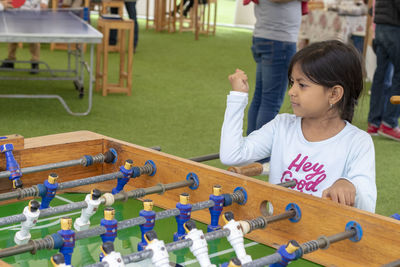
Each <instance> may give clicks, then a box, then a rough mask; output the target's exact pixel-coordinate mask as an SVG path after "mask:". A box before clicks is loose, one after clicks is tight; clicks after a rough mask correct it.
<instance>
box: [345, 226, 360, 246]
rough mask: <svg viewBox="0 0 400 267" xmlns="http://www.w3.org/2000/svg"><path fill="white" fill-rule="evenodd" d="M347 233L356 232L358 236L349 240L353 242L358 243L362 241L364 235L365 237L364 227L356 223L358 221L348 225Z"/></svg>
mask: <svg viewBox="0 0 400 267" xmlns="http://www.w3.org/2000/svg"><path fill="white" fill-rule="evenodd" d="M345 229H346V231H350V230H353V229H354V230H356V234H355V235H354V236H353V237H350V238H349V239H350V240H351V241H353V242H358V241H360V240H361V238H362V235H363V231H362V227H361V225H360V224H359V223H358V222H356V221H349V222H348V223H347V224H346V228H345Z"/></svg>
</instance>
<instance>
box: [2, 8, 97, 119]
mask: <svg viewBox="0 0 400 267" xmlns="http://www.w3.org/2000/svg"><path fill="white" fill-rule="evenodd" d="M102 38H103V35H102V34H101V33H100V32H99V31H97V30H96V29H95V28H93V27H92V26H91V25H90V24H88V23H87V22H86V21H84V20H83V19H81V18H80V17H78V16H77V15H76V14H74V12H72V11H71V10H68V11H62V10H57V11H55V10H41V11H33V10H6V11H3V12H0V42H6V43H11V42H12V43H18V42H23V43H67V44H68V45H69V47H70V46H71V44H74V43H76V44H78V45H77V48H76V49H75V51H72V50H71V49H68V62H67V68H66V69H63V70H56V69H51V68H50V67H49V65H48V64H47V63H46V62H43V61H39V64H44V65H45V66H46V68H45V69H44V70H42V69H41V70H40V72H48V74H49V75H48V77H47V76H46V77H43V76H41V75H40V77H37V76H36V77H32V76H31V77H22V76H20V75H18V77H16V76H0V80H5V79H7V80H10V79H11V80H21V79H24V80H50V81H52V80H70V81H73V83H74V85H75V87H76V89H77V90H78V91H80V96H81V97H83V89H84V86H83V84H84V69H86V70H87V71H88V73H89V89H88V108H87V110H86V111H85V112H83V113H76V112H72V111H71V109H70V108H69V106H68V105H67V103H66V102H65V100H64V99H63V98H62V97H61V96H60V95H53V94H52V95H47V94H43V95H40V94H36V95H35V94H32V95H26V94H12V95H7V94H3V95H0V98H45V99H57V100H59V101H60V103H61V104H62V105H63V106H64V108H65V109H66V111H67V112H68V113H70V114H71V115H76V116H85V115H87V114H89V112H90V110H91V108H92V95H93V51H94V46H95V44H96V43H100V42H101V40H102ZM83 44H88V45H90V63H89V64H88V63H87V62H86V61H85V60H84V52H83ZM71 55H74V56H75V62H74V63H75V64H72V60H71ZM15 62H20V63H30V61H15ZM71 65H75V66H74V67H72V66H71ZM1 70H2V71H3V70H7V69H1ZM8 70H10V71H19V72H22V71H27V70H26V69H25V70H24V69H8Z"/></svg>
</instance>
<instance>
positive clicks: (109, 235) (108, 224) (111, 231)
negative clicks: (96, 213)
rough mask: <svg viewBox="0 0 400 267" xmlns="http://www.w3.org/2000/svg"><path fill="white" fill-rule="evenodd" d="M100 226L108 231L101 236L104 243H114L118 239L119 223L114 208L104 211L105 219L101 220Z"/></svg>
mask: <svg viewBox="0 0 400 267" xmlns="http://www.w3.org/2000/svg"><path fill="white" fill-rule="evenodd" d="M100 225H101V226H103V227H105V228H106V229H107V231H106V232H105V233H104V234H102V235H100V237H101V240H102V241H103V243H105V242H108V241H110V242H114V241H115V238H116V237H117V228H118V221H117V220H116V219H115V210H114V208H112V207H107V208H105V209H104V218H103V219H101V221H100ZM103 257H104V255H103V253H100V261H101V260H102V259H103Z"/></svg>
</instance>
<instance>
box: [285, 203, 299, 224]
mask: <svg viewBox="0 0 400 267" xmlns="http://www.w3.org/2000/svg"><path fill="white" fill-rule="evenodd" d="M285 210H286V211H289V210H294V211H295V212H296V215H295V216H294V217H293V218H290V219H289V221H291V222H298V221H300V219H301V209H300V207H299V206H298V205H297V204H296V203H289V204H288V205H287V206H286V208H285Z"/></svg>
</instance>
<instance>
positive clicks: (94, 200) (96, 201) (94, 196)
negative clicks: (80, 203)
mask: <svg viewBox="0 0 400 267" xmlns="http://www.w3.org/2000/svg"><path fill="white" fill-rule="evenodd" d="M100 196H101V192H100V190H98V189H93V190H92V192H90V194H87V195H86V197H85V201H86V203H87V208H85V209H82V213H81V217H79V218H78V219H76V220H75V223H74V228H75V230H77V231H82V230H87V229H89V227H90V217H92V216H93V214H95V213H96V211H97V208H98V207H99V205H100V204H101V199H100Z"/></svg>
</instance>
